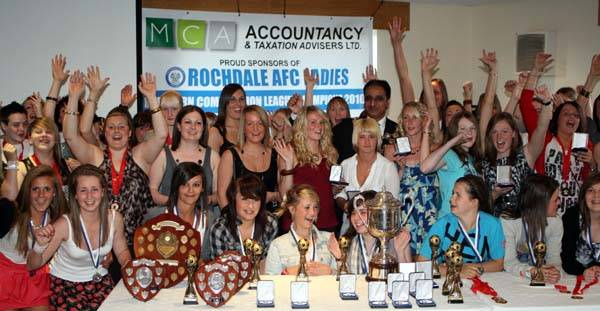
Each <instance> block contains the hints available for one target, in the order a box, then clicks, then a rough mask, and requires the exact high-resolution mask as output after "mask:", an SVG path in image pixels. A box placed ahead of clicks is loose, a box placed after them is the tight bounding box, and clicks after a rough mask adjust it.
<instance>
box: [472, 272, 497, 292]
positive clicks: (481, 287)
mask: <svg viewBox="0 0 600 311" xmlns="http://www.w3.org/2000/svg"><path fill="white" fill-rule="evenodd" d="M470 280H471V281H472V282H473V285H471V291H472V292H473V294H477V292H480V293H482V294H485V295H489V296H492V297H496V296H498V293H497V292H496V290H494V288H492V287H491V286H490V285H489V284H488V283H487V282H484V281H482V280H481V279H480V278H479V277H478V276H476V277H474V278H470Z"/></svg>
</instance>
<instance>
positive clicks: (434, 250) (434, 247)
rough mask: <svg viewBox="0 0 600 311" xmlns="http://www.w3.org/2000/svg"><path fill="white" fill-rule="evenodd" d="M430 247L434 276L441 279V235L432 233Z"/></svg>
mask: <svg viewBox="0 0 600 311" xmlns="http://www.w3.org/2000/svg"><path fill="white" fill-rule="evenodd" d="M429 247H430V248H431V267H432V268H431V270H432V277H433V278H434V279H439V278H440V277H441V276H442V275H441V273H440V264H439V262H438V256H439V254H438V251H439V250H440V237H439V236H437V235H435V234H434V235H432V236H431V237H430V238H429Z"/></svg>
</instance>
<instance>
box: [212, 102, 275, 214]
mask: <svg viewBox="0 0 600 311" xmlns="http://www.w3.org/2000/svg"><path fill="white" fill-rule="evenodd" d="M240 123H241V125H240V132H239V137H238V143H237V144H236V146H235V147H232V148H229V149H228V150H226V151H224V152H223V155H222V157H221V162H220V163H219V180H218V184H217V194H218V200H219V206H221V208H223V207H225V206H226V205H227V204H230V203H231V202H229V201H228V199H227V189H228V188H229V184H230V183H231V181H232V180H235V179H238V178H240V177H242V176H246V175H255V176H257V177H258V178H259V179H260V180H261V182H262V183H263V184H264V186H265V189H266V191H267V196H266V201H265V202H264V204H265V205H266V207H267V210H268V211H270V212H272V211H274V206H275V205H276V202H277V201H280V199H279V197H280V196H279V193H278V192H277V176H278V172H277V154H276V153H275V152H274V151H273V149H272V148H271V147H270V143H271V136H270V134H269V128H268V126H269V119H268V117H267V113H266V112H265V110H264V109H262V108H261V107H259V106H256V105H251V106H247V107H245V108H244V110H243V112H242V116H241V119H240Z"/></svg>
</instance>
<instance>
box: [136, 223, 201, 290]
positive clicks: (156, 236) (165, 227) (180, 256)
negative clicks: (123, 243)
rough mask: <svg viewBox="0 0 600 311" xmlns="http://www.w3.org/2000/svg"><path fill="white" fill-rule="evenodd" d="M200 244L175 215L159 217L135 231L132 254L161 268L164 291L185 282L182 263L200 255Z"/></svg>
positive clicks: (188, 226)
mask: <svg viewBox="0 0 600 311" xmlns="http://www.w3.org/2000/svg"><path fill="white" fill-rule="evenodd" d="M201 241H202V240H201V239H200V233H199V232H198V231H196V230H194V228H193V227H192V226H191V225H190V224H188V223H187V222H185V221H183V220H182V219H181V218H179V217H178V216H175V215H174V214H161V215H158V216H156V217H154V218H152V219H150V220H149V221H147V222H146V223H145V224H144V225H143V226H141V227H139V228H137V229H136V230H135V234H134V236H133V250H134V253H135V257H136V258H139V257H144V258H150V259H156V260H157V261H159V262H160V263H161V264H163V265H164V268H165V274H164V276H163V287H165V288H168V287H171V286H173V285H175V284H177V283H179V282H181V281H182V280H183V279H185V277H186V276H187V272H186V270H185V260H186V258H187V257H188V255H194V256H196V257H198V256H199V255H200V247H201Z"/></svg>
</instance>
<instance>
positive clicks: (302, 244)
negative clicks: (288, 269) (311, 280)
mask: <svg viewBox="0 0 600 311" xmlns="http://www.w3.org/2000/svg"><path fill="white" fill-rule="evenodd" d="M308 246H309V242H308V240H307V239H300V240H298V252H300V266H299V267H298V274H297V275H296V281H308V273H306V253H307V252H308Z"/></svg>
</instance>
